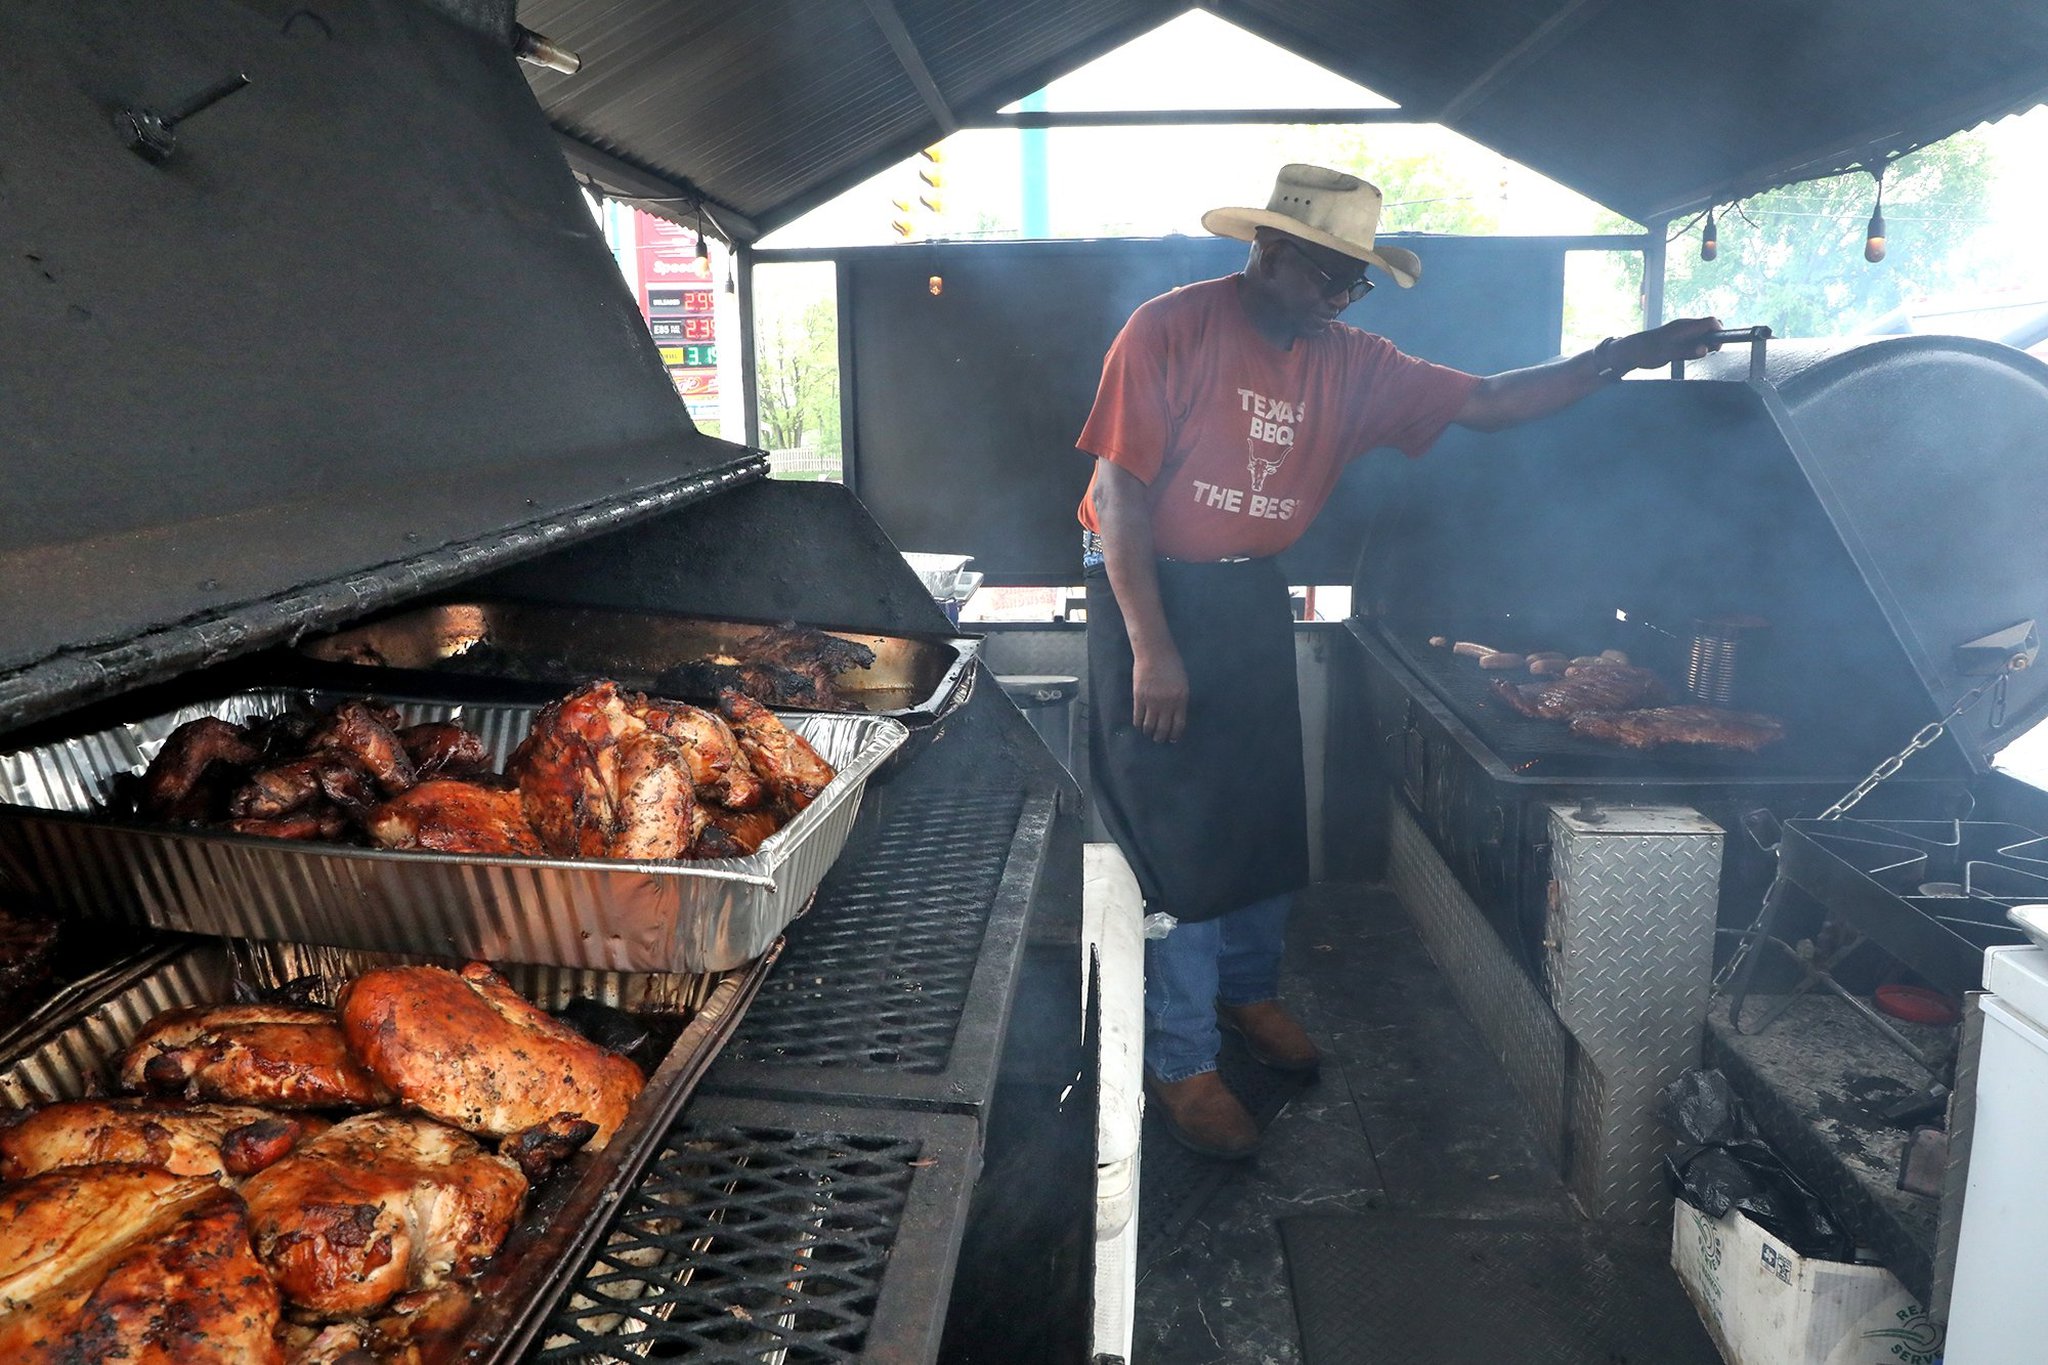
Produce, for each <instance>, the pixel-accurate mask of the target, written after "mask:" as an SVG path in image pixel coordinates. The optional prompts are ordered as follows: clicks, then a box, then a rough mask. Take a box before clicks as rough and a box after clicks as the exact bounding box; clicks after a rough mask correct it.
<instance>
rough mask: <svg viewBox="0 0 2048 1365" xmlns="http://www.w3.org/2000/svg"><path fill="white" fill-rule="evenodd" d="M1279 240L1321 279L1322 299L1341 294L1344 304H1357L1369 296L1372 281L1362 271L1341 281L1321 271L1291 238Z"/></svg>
mask: <svg viewBox="0 0 2048 1365" xmlns="http://www.w3.org/2000/svg"><path fill="white" fill-rule="evenodd" d="M1280 240H1281V241H1283V242H1285V243H1287V245H1289V246H1291V247H1293V248H1294V254H1295V255H1297V256H1299V257H1301V263H1302V264H1303V265H1305V266H1307V267H1308V268H1309V269H1310V270H1313V271H1315V272H1316V274H1317V275H1319V276H1321V277H1322V281H1323V287H1322V295H1323V297H1324V298H1326V299H1327V298H1329V297H1330V296H1331V295H1333V294H1342V295H1344V298H1345V301H1346V302H1348V303H1357V302H1358V301H1359V300H1360V299H1362V298H1364V297H1365V296H1366V295H1367V294H1370V293H1371V292H1372V281H1371V280H1369V279H1367V278H1366V277H1365V271H1364V270H1362V269H1361V270H1360V271H1359V272H1358V274H1357V275H1356V276H1355V277H1354V278H1352V279H1348V280H1346V279H1341V278H1339V277H1338V276H1336V275H1332V274H1331V273H1330V272H1329V271H1327V270H1325V269H1323V268H1322V267H1321V266H1319V265H1317V264H1316V263H1315V262H1314V261H1313V260H1311V259H1310V258H1309V254H1308V252H1307V251H1306V250H1305V249H1304V248H1303V247H1302V245H1301V243H1299V242H1297V241H1295V240H1294V239H1293V238H1292V237H1283V238H1281V239H1280Z"/></svg>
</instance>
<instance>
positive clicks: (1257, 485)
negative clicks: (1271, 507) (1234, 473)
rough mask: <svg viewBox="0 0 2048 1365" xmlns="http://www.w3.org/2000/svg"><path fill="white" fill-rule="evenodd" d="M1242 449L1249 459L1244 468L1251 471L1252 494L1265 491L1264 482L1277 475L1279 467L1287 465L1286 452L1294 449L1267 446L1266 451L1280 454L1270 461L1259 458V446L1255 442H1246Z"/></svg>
mask: <svg viewBox="0 0 2048 1365" xmlns="http://www.w3.org/2000/svg"><path fill="white" fill-rule="evenodd" d="M1244 448H1245V450H1246V451H1247V452H1248V453H1249V455H1250V457H1251V458H1249V459H1248V460H1246V461H1245V466H1244V467H1245V468H1246V469H1248V470H1250V471H1251V476H1252V492H1254V493H1263V492H1264V491H1265V489H1266V480H1267V479H1269V478H1271V477H1272V476H1273V475H1274V474H1275V473H1277V472H1278V471H1279V469H1280V466H1281V465H1283V464H1286V463H1287V455H1288V452H1289V451H1291V450H1293V448H1294V447H1292V446H1267V447H1266V449H1268V450H1278V451H1279V452H1280V453H1279V455H1277V456H1276V457H1274V458H1273V459H1270V460H1262V459H1260V458H1259V446H1258V443H1257V442H1256V441H1246V442H1245V443H1244Z"/></svg>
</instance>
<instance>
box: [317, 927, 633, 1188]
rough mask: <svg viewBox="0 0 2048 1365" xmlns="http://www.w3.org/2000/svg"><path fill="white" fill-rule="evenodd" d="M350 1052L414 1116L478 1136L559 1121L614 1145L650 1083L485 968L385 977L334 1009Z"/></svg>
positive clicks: (598, 1143)
mask: <svg viewBox="0 0 2048 1365" xmlns="http://www.w3.org/2000/svg"><path fill="white" fill-rule="evenodd" d="M337 1009H338V1010H339V1012H340V1014H341V1027H342V1031H343V1032H344V1033H345V1034H346V1035H347V1037H348V1042H349V1047H350V1048H351V1049H353V1050H354V1052H355V1054H356V1055H357V1056H359V1057H361V1058H362V1059H363V1061H364V1062H365V1063H366V1064H367V1065H368V1066H369V1068H370V1069H371V1070H372V1071H374V1072H376V1074H377V1076H378V1077H379V1078H380V1079H382V1080H383V1081H384V1083H385V1084H387V1085H389V1086H390V1087H391V1088H392V1089H393V1090H395V1091H397V1092H398V1094H399V1096H400V1098H401V1099H403V1100H404V1102H405V1103H406V1104H408V1105H410V1106H411V1107H413V1108H415V1109H418V1110H420V1111H421V1112H423V1113H427V1114H431V1115H433V1116H434V1117H435V1118H437V1119H442V1120H445V1121H446V1122H448V1123H452V1124H454V1125H455V1126H457V1127H458V1128H463V1129H466V1130H467V1131H469V1132H472V1133H483V1134H488V1135H489V1136H492V1137H501V1138H505V1137H513V1136H514V1135H516V1134H519V1133H522V1132H525V1131H526V1130H528V1129H531V1128H535V1127H539V1126H541V1125H544V1124H547V1123H548V1122H549V1121H550V1120H552V1119H554V1118H556V1117H557V1116H558V1115H568V1116H570V1117H572V1118H578V1119H586V1120H588V1121H589V1122H591V1123H593V1124H595V1125H597V1128H596V1131H595V1132H594V1133H593V1134H592V1135H591V1138H590V1147H591V1149H592V1150H593V1151H595V1150H597V1149H599V1148H602V1147H603V1146H604V1145H605V1144H606V1143H607V1142H609V1141H610V1140H611V1136H612V1134H613V1133H615V1132H617V1131H618V1128H619V1125H620V1124H621V1123H622V1122H624V1121H625V1118H626V1111H627V1110H628V1109H629V1108H631V1106H632V1103H633V1100H634V1099H635V1097H637V1096H638V1095H639V1093H640V1090H641V1087H642V1086H643V1085H644V1084H645V1081H644V1079H643V1078H642V1076H641V1074H640V1068H639V1067H637V1066H635V1065H633V1063H632V1062H630V1061H628V1060H626V1059H625V1058H624V1057H621V1056H619V1055H618V1054H617V1053H615V1052H607V1051H605V1050H604V1049H603V1048H601V1047H599V1046H598V1045H597V1044H595V1043H593V1042H591V1041H590V1040H589V1039H587V1038H585V1037H583V1036H582V1035H581V1034H579V1033H577V1032H576V1031H575V1030H574V1029H571V1028H570V1027H568V1025H566V1024H563V1023H561V1022H560V1021H559V1020H556V1019H554V1018H551V1017H550V1016H549V1015H547V1014H546V1013H544V1012H543V1011H541V1010H539V1009H537V1008H535V1007H534V1006H533V1005H532V1004H530V1003H528V1002H527V1001H526V1000H525V999H524V998H522V997H521V996H520V995H519V993H518V992H517V991H514V990H513V989H512V988H511V987H510V986H509V985H507V984H506V983H505V979H504V978H503V977H501V976H499V975H498V974H497V973H496V972H494V971H492V970H491V969H490V968H489V967H488V966H486V965H484V964H483V963H481V962H472V963H470V964H469V965H468V966H466V967H464V968H463V969H462V970H461V971H460V972H451V971H448V970H447V969H445V968H442V967H380V968H377V969H376V970H373V971H368V972H364V973H363V974H362V975H361V976H359V977H357V978H356V979H355V980H353V981H351V982H350V983H349V984H348V986H347V987H346V988H345V989H344V990H343V992H342V995H341V999H340V1001H339V1002H338V1004H337Z"/></svg>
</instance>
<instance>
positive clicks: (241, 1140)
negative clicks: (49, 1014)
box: [0, 1099, 327, 1181]
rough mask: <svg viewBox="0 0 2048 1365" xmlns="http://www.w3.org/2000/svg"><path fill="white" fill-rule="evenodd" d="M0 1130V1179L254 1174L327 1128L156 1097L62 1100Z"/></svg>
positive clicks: (253, 1110)
mask: <svg viewBox="0 0 2048 1365" xmlns="http://www.w3.org/2000/svg"><path fill="white" fill-rule="evenodd" d="M5 1124H6V1126H5V1127H0V1180H5V1181H16V1180H26V1179H28V1178H29V1177H30V1176H35V1175H41V1174H42V1173H43V1172H45V1171H51V1170H56V1169H58V1168H59V1167H63V1166H95V1165H100V1164H103V1163H105V1162H110V1161H122V1162H130V1163H134V1164H137V1165H143V1166H161V1167H163V1168H164V1169H165V1170H167V1171H169V1172H170V1173H171V1174H173V1175H210V1176H228V1177H233V1178H235V1179H240V1178H242V1177H244V1176H249V1175H254V1174H255V1173H256V1172H258V1171H260V1170H262V1169H263V1168H264V1167H265V1166H268V1165H270V1164H271V1163H273V1162H275V1161H277V1160H279V1159H280V1158H282V1157H283V1156H284V1155H285V1154H286V1153H287V1152H289V1151H291V1149H292V1148H293V1146H295V1145H296V1144H297V1143H298V1142H299V1141H300V1140H301V1139H302V1138H305V1137H309V1136H311V1135H312V1134H314V1133H317V1132H320V1131H321V1130H323V1129H325V1128H326V1127H327V1124H326V1123H325V1122H324V1121H322V1120H320V1119H316V1118H306V1117H287V1116H285V1115H282V1114H273V1113H270V1112H269V1111H267V1110H263V1109H256V1108H252V1107H247V1106H242V1105H226V1104H165V1103H161V1102H159V1101H156V1100H136V1099H115V1100H62V1101H59V1102H58V1103H55V1104H45V1105H42V1106H40V1107H38V1108H35V1109H30V1110H24V1111H22V1112H20V1113H17V1114H13V1115H10V1116H9V1117H8V1118H7V1119H6V1120H5Z"/></svg>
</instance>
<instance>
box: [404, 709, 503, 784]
mask: <svg viewBox="0 0 2048 1365" xmlns="http://www.w3.org/2000/svg"><path fill="white" fill-rule="evenodd" d="M398 742H399V743H400V744H402V745H404V746H405V753H406V757H408V758H410V759H411V760H412V763H413V767H414V768H415V769H416V770H417V772H418V778H419V780H420V781H422V782H424V781H426V780H427V779H428V778H430V777H481V776H483V775H484V774H486V773H488V772H490V771H491V751H490V750H489V749H487V748H485V747H484V741H483V736H481V735H479V734H477V733H475V732H474V731H471V730H465V729H463V728H462V727H461V726H460V725H457V724H456V723H455V722H454V721H452V720H435V721H427V722H425V723H423V724H420V725H408V726H406V727H405V728H404V729H403V730H400V731H398Z"/></svg>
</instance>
